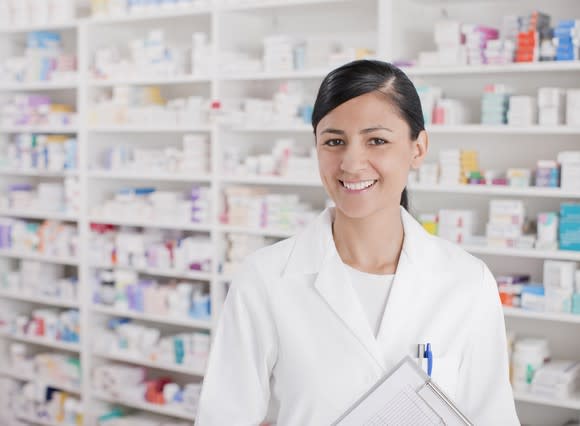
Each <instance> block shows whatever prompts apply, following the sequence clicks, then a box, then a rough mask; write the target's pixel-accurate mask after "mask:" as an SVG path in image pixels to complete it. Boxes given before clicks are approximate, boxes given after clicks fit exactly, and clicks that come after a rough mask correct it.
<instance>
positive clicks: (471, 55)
mask: <svg viewBox="0 0 580 426" xmlns="http://www.w3.org/2000/svg"><path fill="white" fill-rule="evenodd" d="M463 33H464V34H465V44H466V46H467V63H468V64H470V65H482V64H486V63H487V58H486V56H485V49H486V47H487V45H488V42H489V41H491V40H497V38H498V37H499V31H498V30H497V29H495V28H490V27H485V26H482V25H463Z"/></svg>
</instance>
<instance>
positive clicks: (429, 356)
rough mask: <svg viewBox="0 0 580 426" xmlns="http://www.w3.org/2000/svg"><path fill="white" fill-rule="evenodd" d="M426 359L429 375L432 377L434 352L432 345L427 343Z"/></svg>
mask: <svg viewBox="0 0 580 426" xmlns="http://www.w3.org/2000/svg"><path fill="white" fill-rule="evenodd" d="M425 358H427V374H428V375H429V377H431V372H432V371H433V352H432V351H431V343H427V345H426V347H425Z"/></svg>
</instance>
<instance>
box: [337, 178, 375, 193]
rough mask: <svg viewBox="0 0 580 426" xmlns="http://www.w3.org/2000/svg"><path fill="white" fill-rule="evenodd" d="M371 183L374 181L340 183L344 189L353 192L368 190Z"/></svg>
mask: <svg viewBox="0 0 580 426" xmlns="http://www.w3.org/2000/svg"><path fill="white" fill-rule="evenodd" d="M373 183H375V181H374V180H363V181H360V182H354V183H347V182H342V184H343V185H344V187H345V188H346V189H350V190H353V191H360V190H361V189H365V188H368V187H369V186H371V185H372V184H373Z"/></svg>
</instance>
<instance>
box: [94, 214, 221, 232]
mask: <svg viewBox="0 0 580 426" xmlns="http://www.w3.org/2000/svg"><path fill="white" fill-rule="evenodd" d="M89 222H91V223H103V224H107V225H118V226H135V227H140V228H157V229H175V230H179V231H197V232H210V230H211V227H210V225H200V224H195V223H182V224H179V223H170V222H165V223H163V222H155V221H144V220H124V219H113V218H102V217H98V216H91V217H90V218H89Z"/></svg>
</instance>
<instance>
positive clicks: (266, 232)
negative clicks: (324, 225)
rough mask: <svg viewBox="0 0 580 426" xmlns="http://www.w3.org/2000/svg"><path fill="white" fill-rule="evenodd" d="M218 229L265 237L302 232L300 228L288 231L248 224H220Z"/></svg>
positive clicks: (231, 232) (286, 235)
mask: <svg viewBox="0 0 580 426" xmlns="http://www.w3.org/2000/svg"><path fill="white" fill-rule="evenodd" d="M218 230H219V231H221V232H224V233H230V234H249V235H261V236H264V237H272V238H289V237H292V236H293V235H296V234H297V233H298V232H300V230H295V231H288V230H280V229H278V230H277V229H265V228H251V227H248V226H230V225H220V226H219V228H218Z"/></svg>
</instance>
